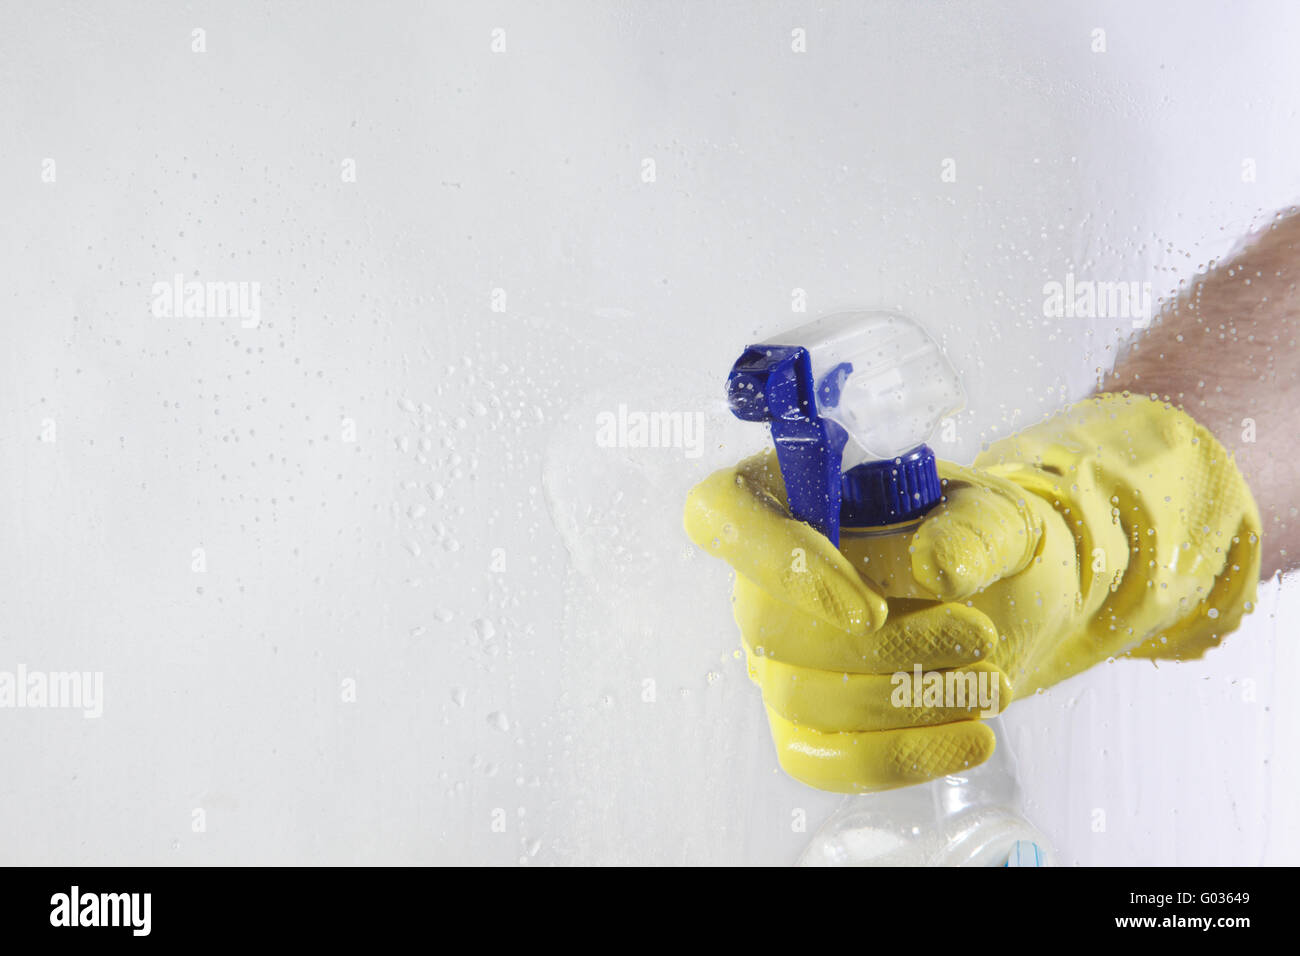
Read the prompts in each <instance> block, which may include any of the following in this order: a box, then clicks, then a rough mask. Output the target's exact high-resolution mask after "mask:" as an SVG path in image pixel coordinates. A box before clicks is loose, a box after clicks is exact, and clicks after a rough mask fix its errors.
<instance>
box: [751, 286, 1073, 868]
mask: <svg viewBox="0 0 1300 956" xmlns="http://www.w3.org/2000/svg"><path fill="white" fill-rule="evenodd" d="M727 399H728V403H729V405H730V407H731V410H732V412H733V413H734V414H735V415H736V416H737V417H738V418H740V419H743V420H744V421H750V422H765V423H767V424H769V425H770V426H771V431H772V441H773V444H774V445H775V446H776V454H777V461H778V463H779V464H780V467H781V477H782V479H783V481H784V483H785V488H786V496H787V499H788V501H789V506H790V513H791V515H792V516H793V517H795V518H797V519H798V520H800V521H804V522H807V523H808V524H810V525H812V526H813V527H814V528H816V529H817V530H818V531H820V532H821V533H822V534H824V535H825V536H826V537H827V538H829V539H830V540H831V541H832V542H833V543H834V544H836V545H837V546H838V545H839V544H840V538H841V535H870V536H878V535H900V536H902V535H907V536H910V534H911V533H912V532H913V531H915V529H916V527H917V526H918V525H919V524H920V522H921V519H922V518H924V516H925V514H926V512H928V511H929V510H930V509H931V508H933V507H934V506H935V505H937V504H938V503H939V502H940V500H941V499H942V496H943V489H942V485H941V483H940V481H939V474H938V471H937V469H936V464H935V455H934V452H933V451H932V450H931V449H930V448H929V446H928V445H926V444H925V442H926V441H927V440H928V439H929V438H930V436H931V434H932V433H933V432H934V429H935V428H936V427H937V426H938V424H939V423H940V421H942V420H943V419H944V418H945V417H947V416H949V415H951V414H953V413H954V412H956V411H957V410H959V409H960V408H961V407H962V406H963V404H964V395H963V392H962V388H961V382H960V380H959V378H958V376H957V373H956V372H955V371H954V370H953V367H952V365H951V364H949V362H948V360H947V358H946V357H945V356H944V354H943V352H942V351H941V350H940V348H939V346H938V344H937V343H936V342H935V341H934V340H933V339H932V338H931V337H930V336H929V335H928V334H927V333H926V331H925V330H924V329H923V328H922V327H921V326H920V325H918V324H917V323H915V322H914V321H912V320H911V319H909V318H907V317H906V316H903V315H899V314H897V313H892V312H846V313H839V314H836V315H830V316H826V317H824V318H821V319H817V320H815V321H813V322H810V323H808V324H807V325H804V326H801V327H800V328H797V329H795V330H793V331H791V332H788V333H786V334H784V335H781V336H778V337H777V338H775V339H774V340H772V341H771V342H770V343H768V344H762V345H751V346H750V347H749V348H747V349H745V351H744V352H743V353H742V354H741V356H740V358H738V359H737V360H736V361H735V363H734V364H733V366H732V368H731V373H730V375H728V377H727ZM874 583H876V584H877V585H878V584H879V582H874ZM885 593H886V594H887V596H899V597H906V596H914V595H913V594H910V593H908V592H907V591H905V590H904V591H895V592H891V591H889V590H888V589H886V590H885ZM990 723H991V725H992V726H993V728H994V732H995V734H996V735H997V746H996V748H995V751H994V755H993V757H992V758H990V760H989V761H988V762H987V763H985V764H984V765H982V766H980V767H976V768H973V769H972V770H971V771H969V772H967V773H964V774H962V775H958V776H950V777H945V778H943V779H941V780H935V781H932V782H930V783H928V784H923V785H918V786H914V787H908V788H905V789H902V790H894V791H887V792H884V793H878V794H868V795H864V796H854V797H848V798H846V800H845V803H844V805H843V806H842V807H841V808H840V809H839V810H838V811H836V813H835V814H834V815H833V816H832V817H831V818H830V820H829V821H828V822H827V823H826V824H825V825H824V826H823V827H822V828H821V830H819V831H818V833H817V834H816V836H814V838H813V840H812V842H811V844H810V845H809V846H808V848H807V849H806V850H805V852H804V855H803V857H802V858H801V860H800V862H801V863H802V864H804V865H814V866H818V865H831V866H834V865H894V864H903V865H915V864H927V863H928V864H946V865H954V864H966V865H994V866H1008V865H1010V866H1042V865H1046V863H1047V862H1048V860H1049V859H1050V854H1049V852H1048V850H1047V849H1046V847H1047V845H1048V844H1047V841H1046V840H1045V839H1044V838H1043V837H1042V835H1041V834H1039V833H1038V831H1037V830H1035V829H1034V828H1033V827H1032V826H1031V825H1030V824H1029V823H1028V821H1026V820H1025V819H1024V817H1023V816H1022V815H1021V814H1020V812H1019V801H1020V797H1019V790H1018V787H1017V786H1016V782H1015V775H1014V758H1013V757H1012V756H1011V753H1010V748H1009V746H1008V745H1007V743H1006V739H1005V733H1004V732H1003V730H1002V727H1001V721H1000V719H997V718H994V719H993V720H991V721H990Z"/></svg>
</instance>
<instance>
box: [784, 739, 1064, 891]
mask: <svg viewBox="0 0 1300 956" xmlns="http://www.w3.org/2000/svg"><path fill="white" fill-rule="evenodd" d="M989 725H990V726H991V727H992V728H993V731H994V733H995V735H996V736H997V747H996V748H995V750H994V752H993V756H992V757H990V758H989V759H988V760H987V761H986V762H985V763H983V764H980V765H979V766H978V767H973V768H971V770H969V771H968V772H966V773H963V774H954V775H953V776H949V777H943V778H941V779H939V780H932V781H930V782H929V783H925V784H918V785H917V786H914V787H904V788H902V789H899V790H888V791H885V792H884V793H872V794H865V795H863V796H853V797H846V798H845V800H844V803H843V805H841V806H840V808H839V809H838V810H836V811H835V813H834V814H833V815H832V816H831V818H830V819H829V820H827V821H826V823H825V824H824V825H823V826H822V827H821V829H820V830H818V831H817V833H816V834H815V835H814V836H813V838H812V841H811V842H810V843H809V844H808V847H807V849H805V850H804V852H803V855H802V856H801V857H800V859H799V865H800V866H1051V865H1052V864H1053V859H1054V855H1053V853H1052V850H1051V847H1050V845H1049V844H1048V842H1047V839H1046V837H1044V836H1043V834H1042V833H1041V832H1039V831H1038V829H1037V828H1035V827H1034V825H1033V824H1031V823H1030V822H1029V821H1028V820H1027V819H1025V817H1024V814H1023V809H1022V800H1021V795H1020V788H1019V786H1018V785H1017V783H1016V776H1015V757H1014V755H1013V754H1012V753H1011V748H1010V747H1009V746H1008V744H1007V740H1006V733H1005V730H1004V728H1003V726H1002V721H1001V720H1000V719H998V718H994V719H992V720H990V721H989Z"/></svg>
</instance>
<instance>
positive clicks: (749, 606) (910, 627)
mask: <svg viewBox="0 0 1300 956" xmlns="http://www.w3.org/2000/svg"><path fill="white" fill-rule="evenodd" d="M733 611H734V613H735V617H736V623H737V624H739V625H740V633H741V635H742V636H743V638H744V641H745V644H746V646H747V647H748V648H750V649H752V650H753V651H754V652H755V653H756V654H758V655H759V656H762V657H765V658H768V659H774V660H779V661H784V662H786V663H788V664H797V665H799V666H802V667H810V668H814V669H817V670H826V671H837V672H840V673H845V672H848V673H853V674H889V673H893V672H894V671H899V670H911V669H912V666H913V665H914V664H917V663H920V664H921V665H922V666H924V667H926V668H932V669H933V668H947V667H961V666H963V665H967V664H974V663H977V662H979V661H983V660H987V659H988V658H989V656H990V655H991V654H992V653H993V650H994V648H995V647H996V645H997V641H998V633H997V630H996V629H995V628H994V626H993V622H992V621H990V620H989V618H988V617H987V616H986V615H985V614H984V613H982V612H981V611H979V610H977V609H976V608H973V607H968V606H967V605H965V604H935V603H934V602H933V601H906V600H893V601H890V602H889V617H888V619H887V620H886V621H885V623H884V625H883V626H881V627H880V629H879V630H876V631H872V632H870V633H867V634H854V633H851V632H849V631H847V630H845V629H843V628H837V627H833V626H831V625H830V624H828V623H827V622H825V621H823V620H821V619H819V618H816V617H814V616H812V615H811V614H808V613H806V612H804V611H800V610H799V609H797V608H793V607H790V606H789V605H787V604H783V603H781V602H779V601H776V600H774V599H773V598H772V597H771V596H770V595H769V594H767V593H766V592H765V591H764V590H763V589H762V588H761V587H759V586H758V585H757V584H755V583H754V582H753V581H751V580H749V579H748V578H746V577H745V576H744V575H742V574H737V575H736V589H735V603H734V605H733Z"/></svg>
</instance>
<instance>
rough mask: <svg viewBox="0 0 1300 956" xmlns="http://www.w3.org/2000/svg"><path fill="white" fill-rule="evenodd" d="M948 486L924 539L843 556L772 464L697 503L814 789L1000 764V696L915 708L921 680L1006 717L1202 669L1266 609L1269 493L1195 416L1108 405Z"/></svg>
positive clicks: (775, 715)
mask: <svg viewBox="0 0 1300 956" xmlns="http://www.w3.org/2000/svg"><path fill="white" fill-rule="evenodd" d="M939 473H940V477H941V479H943V481H944V501H943V502H942V503H941V504H940V505H938V506H936V507H935V508H934V509H933V510H932V511H930V512H929V513H928V514H927V515H926V516H925V518H924V520H923V521H922V522H921V524H920V526H919V527H918V528H917V530H916V532H915V534H913V535H911V536H910V537H908V536H905V535H897V534H895V535H884V536H881V535H854V534H850V533H848V532H845V533H844V534H842V536H841V548H840V549H839V550H837V549H836V548H835V547H834V546H832V545H831V543H830V541H829V540H828V539H826V538H825V537H823V536H822V535H820V534H818V533H817V532H816V531H815V530H813V529H812V528H811V527H810V526H808V525H805V524H802V523H800V522H797V521H794V520H793V519H791V518H790V517H789V515H788V513H787V510H786V501H785V492H784V487H783V485H782V482H781V475H780V471H779V469H778V466H777V463H776V457H775V455H774V454H772V453H767V454H764V455H759V456H756V457H754V458H751V459H748V460H747V461H744V462H741V463H740V464H739V465H738V466H736V467H734V468H729V469H724V470H723V471H720V472H717V473H716V474H714V475H712V476H710V477H709V478H707V479H705V480H704V481H703V482H701V483H700V484H699V485H698V486H696V488H695V489H694V490H692V492H691V494H690V496H689V498H688V500H687V503H686V513H685V525H686V530H687V533H688V534H689V535H690V537H691V539H692V540H693V541H694V542H695V543H696V544H697V545H699V546H700V547H701V548H703V549H704V550H706V551H708V552H709V553H711V554H715V555H717V556H718V557H721V558H723V559H724V560H726V561H728V562H729V563H730V564H731V565H732V566H733V567H734V568H735V569H736V583H735V595H734V605H735V616H736V620H737V622H738V624H739V625H740V630H741V635H742V639H743V642H744V645H745V649H746V653H747V655H748V660H749V671H750V676H751V678H752V679H753V680H754V681H755V682H756V683H757V684H758V685H759V686H760V687H761V688H762V690H763V698H764V702H765V704H766V706H767V710H768V717H769V720H770V723H771V727H772V735H773V738H774V740H775V743H776V746H777V752H778V756H779V759H780V761H781V765H782V767H783V768H784V769H785V770H786V772H788V773H789V774H790V775H791V776H794V777H796V778H797V779H799V780H802V781H804V782H805V783H808V784H810V785H812V786H815V787H820V788H822V789H826V790H838V791H842V792H866V791H872V790H882V789H888V788H891V787H898V786H905V785H907V784H912V783H918V782H922V781H925V780H929V779H932V778H935V777H939V776H944V775H946V774H949V773H954V772H957V771H960V770H962V769H964V768H968V767H971V766H974V765H976V764H979V763H982V762H983V761H984V760H986V759H987V758H988V757H989V755H990V754H991V753H992V752H993V745H994V738H993V733H992V731H991V730H990V729H989V728H988V726H987V725H985V724H984V723H982V722H981V720H980V719H979V718H980V717H981V716H989V714H988V713H986V712H985V713H981V711H980V704H979V703H978V702H975V703H972V701H971V700H970V698H969V697H968V698H967V699H966V700H965V701H964V702H963V701H961V700H960V699H958V700H952V699H944V698H943V697H942V696H938V697H936V698H932V697H931V696H929V695H928V694H927V695H922V696H921V699H919V700H916V699H912V700H908V699H906V698H905V697H904V698H900V696H899V694H900V688H902V686H903V685H904V684H905V683H906V684H908V686H909V690H910V689H911V687H912V686H914V684H913V683H912V682H910V681H902V680H900V679H899V678H896V677H894V676H893V675H895V674H898V673H900V672H901V673H905V674H907V675H909V676H910V675H911V674H913V673H914V669H915V668H916V667H917V666H918V665H919V667H920V668H921V669H922V671H923V672H925V673H926V674H930V673H934V672H937V673H939V675H940V679H942V680H946V681H947V682H948V686H949V687H952V686H957V685H963V686H968V687H971V688H974V687H975V686H977V682H978V681H981V680H982V681H984V682H985V686H992V687H996V692H995V693H996V698H997V705H996V706H995V707H994V708H992V709H993V710H999V709H1001V708H1002V707H1005V705H1006V704H1007V703H1009V702H1010V701H1011V699H1012V697H1013V696H1014V697H1022V696H1025V695H1027V694H1030V693H1033V692H1034V691H1036V690H1038V689H1040V688H1044V687H1048V686H1051V685H1052V684H1055V683H1056V682H1058V681H1060V680H1063V679H1065V678H1067V677H1070V676H1072V675H1074V674H1077V673H1079V672H1081V671H1083V670H1085V669H1086V668H1088V667H1091V666H1092V665H1093V664H1095V663H1097V662H1098V661H1101V660H1105V659H1108V658H1113V657H1119V656H1130V657H1147V658H1165V659H1188V658H1196V657H1200V656H1201V655H1202V654H1203V653H1204V652H1205V651H1206V649H1207V648H1209V647H1212V646H1214V645H1215V644H1217V643H1218V641H1219V640H1220V639H1221V638H1222V637H1223V636H1224V635H1226V634H1227V633H1229V632H1230V631H1232V630H1233V629H1234V628H1236V626H1237V624H1238V623H1239V622H1240V620H1241V617H1242V615H1243V614H1245V613H1247V612H1248V611H1250V610H1251V609H1252V606H1253V602H1254V600H1255V586H1256V582H1257V581H1258V577H1259V561H1260V544H1259V533H1260V527H1259V515H1258V511H1257V509H1256V507H1255V503H1254V500H1253V498H1252V496H1251V494H1250V491H1249V489H1248V488H1247V486H1246V482H1245V480H1244V479H1243V478H1242V476H1241V474H1240V472H1239V471H1238V470H1237V468H1236V466H1235V464H1234V463H1233V461H1232V459H1231V456H1230V455H1229V454H1228V453H1227V452H1226V451H1225V450H1224V448H1223V447H1222V445H1220V444H1219V442H1218V441H1217V440H1216V439H1215V438H1214V437H1213V436H1212V435H1211V434H1210V433H1209V432H1208V431H1206V430H1205V429H1204V428H1202V427H1201V426H1200V425H1198V424H1197V423H1196V422H1195V421H1194V420H1193V419H1192V418H1191V417H1190V416H1188V415H1186V414H1185V413H1183V412H1181V411H1179V410H1177V409H1174V408H1171V407H1169V406H1166V405H1163V404H1161V403H1158V402H1155V401H1153V400H1151V399H1148V398H1145V397H1130V396H1126V395H1125V396H1121V395H1102V396H1098V397H1095V398H1092V399H1088V400H1086V401H1084V402H1081V403H1079V404H1078V405H1075V406H1073V407H1072V408H1070V409H1067V410H1066V411H1064V412H1062V413H1060V414H1058V415H1056V416H1055V417H1053V418H1050V419H1048V420H1047V421H1045V422H1042V423H1040V424H1038V425H1035V426H1033V427H1031V428H1029V429H1027V430H1026V431H1024V432H1021V433H1020V434H1018V435H1015V436H1012V437H1010V438H1007V439H1004V440H1002V441H999V442H997V443H996V444H994V445H993V446H992V447H990V448H989V449H988V450H987V451H985V452H983V453H982V454H981V455H980V456H979V457H978V458H977V459H976V461H975V467H973V468H969V469H968V468H962V467H960V466H957V465H952V464H948V463H940V466H939ZM949 675H951V677H950V676H949ZM981 675H983V676H981ZM954 678H955V680H954ZM990 682H991V683H990ZM900 702H901V704H902V706H899V704H900ZM963 703H964V705H963Z"/></svg>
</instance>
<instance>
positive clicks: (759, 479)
mask: <svg viewBox="0 0 1300 956" xmlns="http://www.w3.org/2000/svg"><path fill="white" fill-rule="evenodd" d="M774 473H775V477H774ZM779 479H780V471H779V469H777V467H776V458H775V456H773V455H770V454H768V455H760V456H756V457H754V458H751V459H748V460H747V461H744V462H742V463H741V464H740V465H739V466H738V467H736V468H728V469H723V470H722V471H719V472H716V473H715V474H713V475H710V476H709V477H708V478H706V479H704V481H702V482H700V484H698V485H696V486H695V488H693V489H692V490H691V493H690V494H689V495H688V496H687V499H686V513H685V517H684V524H685V526H686V533H687V534H688V535H689V536H690V538H691V540H692V541H694V542H695V543H696V544H697V545H699V546H700V547H701V548H703V549H704V550H705V551H707V552H708V553H709V554H712V555H714V556H716V557H719V558H722V559H723V560H724V561H726V562H727V563H728V564H730V565H731V566H732V567H733V568H735V569H736V571H737V572H738V573H739V574H740V575H743V576H745V577H747V578H750V579H751V580H752V581H753V582H754V583H755V584H757V585H758V586H759V587H760V588H762V589H763V590H764V591H766V592H768V593H769V594H771V595H772V596H773V597H775V598H777V599H778V600H780V601H782V602H784V603H786V604H789V605H792V606H793V607H796V608H799V609H800V610H803V611H806V612H807V613H809V614H812V615H814V616H815V617H818V618H821V619H822V620H824V621H827V622H828V623H830V624H832V625H834V626H835V627H837V628H840V629H841V630H844V631H848V632H849V633H852V634H865V633H867V632H869V631H872V630H874V629H875V628H878V627H879V626H880V625H881V624H883V623H884V621H885V618H886V616H887V614H888V606H887V605H886V603H885V599H884V597H882V596H881V595H879V594H877V593H876V592H874V591H873V590H871V588H870V587H868V586H867V583H866V582H865V581H863V580H862V578H861V577H860V576H859V575H858V573H857V572H856V571H854V570H853V566H852V565H851V564H850V563H849V561H848V559H847V558H845V557H844V555H842V554H840V552H839V551H838V550H836V548H835V546H834V545H833V544H831V543H830V541H829V540H828V539H827V538H826V537H825V536H824V535H822V534H820V533H818V532H817V531H816V530H815V529H814V528H813V527H812V526H810V525H807V524H804V523H803V522H801V521H795V520H794V519H793V518H791V517H790V516H789V515H788V514H787V513H786V509H785V496H784V490H783V488H782V487H781V486H780V484H779Z"/></svg>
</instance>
